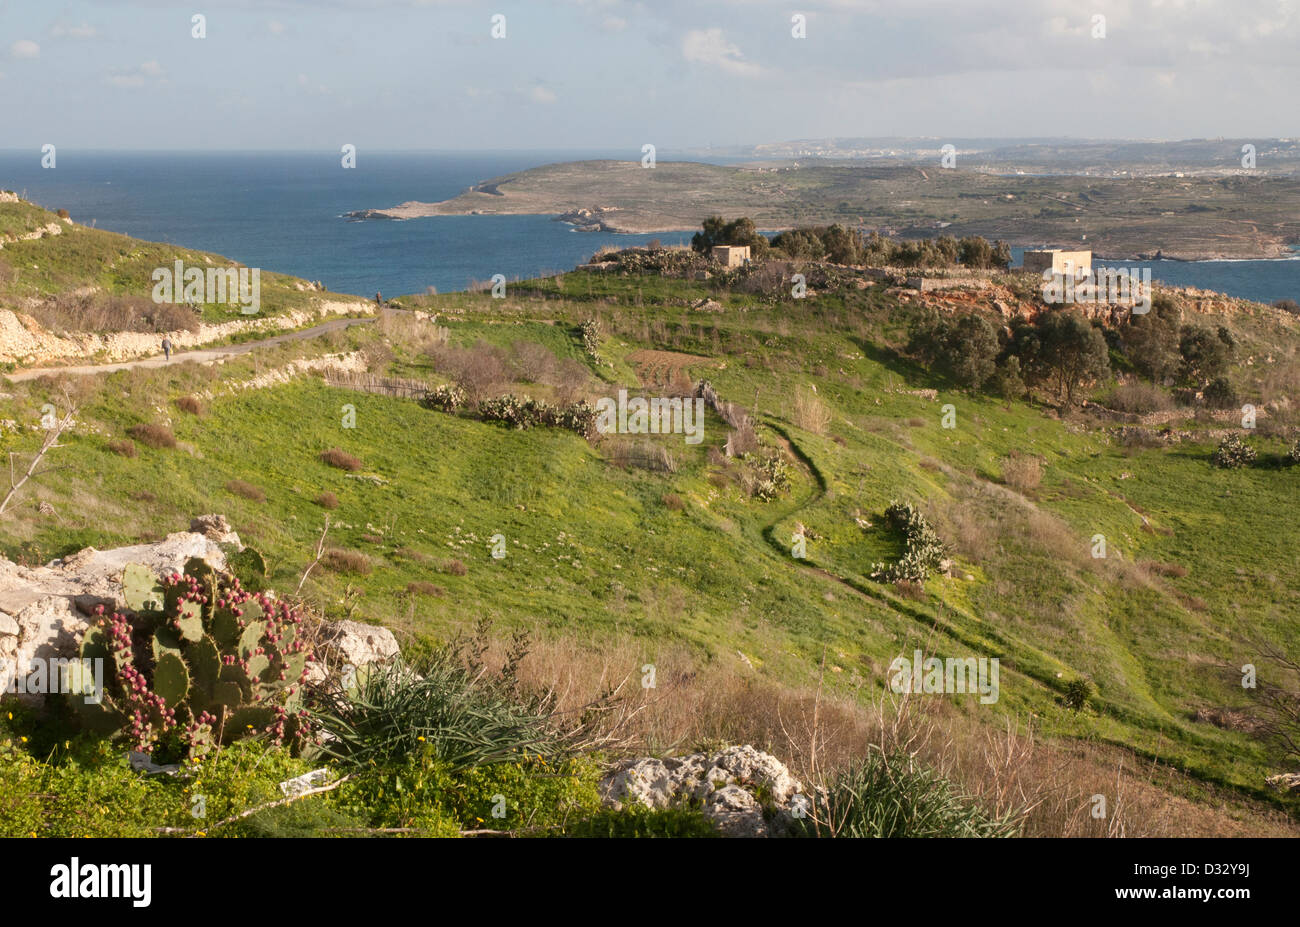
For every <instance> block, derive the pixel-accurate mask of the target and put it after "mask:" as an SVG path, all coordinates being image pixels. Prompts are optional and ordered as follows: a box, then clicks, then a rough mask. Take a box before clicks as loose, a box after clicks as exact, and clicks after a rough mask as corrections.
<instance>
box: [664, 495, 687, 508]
mask: <svg viewBox="0 0 1300 927" xmlns="http://www.w3.org/2000/svg"><path fill="white" fill-rule="evenodd" d="M663 503H664V508H666V509H668V510H669V511H671V512H680V511H681V510H682V509H684V508H686V503H685V502H683V501H682V497H681V496H679V495H677V493H675V492H666V493H664V495H663Z"/></svg>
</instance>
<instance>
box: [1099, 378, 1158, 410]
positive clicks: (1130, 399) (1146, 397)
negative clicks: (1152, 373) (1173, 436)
mask: <svg viewBox="0 0 1300 927" xmlns="http://www.w3.org/2000/svg"><path fill="white" fill-rule="evenodd" d="M1106 404H1107V405H1108V406H1110V407H1111V408H1112V409H1116V410H1118V411H1120V412H1129V413H1131V414H1134V415H1146V414H1148V413H1150V412H1163V411H1165V410H1166V409H1171V408H1173V400H1171V399H1170V398H1169V394H1168V393H1166V392H1165V391H1164V390H1163V389H1161V388H1160V387H1158V386H1155V385H1153V384H1151V383H1143V382H1141V381H1134V382H1131V383H1125V384H1123V385H1122V386H1117V387H1115V390H1114V392H1112V393H1111V394H1110V398H1109V399H1107V400H1106Z"/></svg>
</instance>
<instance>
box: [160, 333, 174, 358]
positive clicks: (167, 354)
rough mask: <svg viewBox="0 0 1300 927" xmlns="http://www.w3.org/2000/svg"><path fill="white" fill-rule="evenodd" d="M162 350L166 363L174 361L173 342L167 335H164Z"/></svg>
mask: <svg viewBox="0 0 1300 927" xmlns="http://www.w3.org/2000/svg"><path fill="white" fill-rule="evenodd" d="M162 349H163V359H164V361H170V360H171V359H172V340H171V339H170V338H168V337H167V336H166V335H163V341H162Z"/></svg>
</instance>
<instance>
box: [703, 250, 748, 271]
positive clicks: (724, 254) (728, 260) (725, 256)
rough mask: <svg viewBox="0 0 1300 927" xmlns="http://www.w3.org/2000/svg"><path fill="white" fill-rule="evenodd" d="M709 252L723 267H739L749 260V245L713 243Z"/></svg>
mask: <svg viewBox="0 0 1300 927" xmlns="http://www.w3.org/2000/svg"><path fill="white" fill-rule="evenodd" d="M711 254H712V255H713V259H714V260H715V261H719V262H720V263H721V264H722V266H723V267H740V266H742V265H744V264H747V263H748V262H749V245H714V246H713V251H712V252H711Z"/></svg>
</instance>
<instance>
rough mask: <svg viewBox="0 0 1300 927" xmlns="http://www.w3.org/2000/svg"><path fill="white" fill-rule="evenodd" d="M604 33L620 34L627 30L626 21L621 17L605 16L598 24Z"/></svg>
mask: <svg viewBox="0 0 1300 927" xmlns="http://www.w3.org/2000/svg"><path fill="white" fill-rule="evenodd" d="M600 28H601V29H603V30H604V31H605V32H622V31H623V30H624V29H626V28H627V20H626V19H624V18H623V17H622V16H606V17H605V18H604V19H603V20H602V21H601V23H600Z"/></svg>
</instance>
